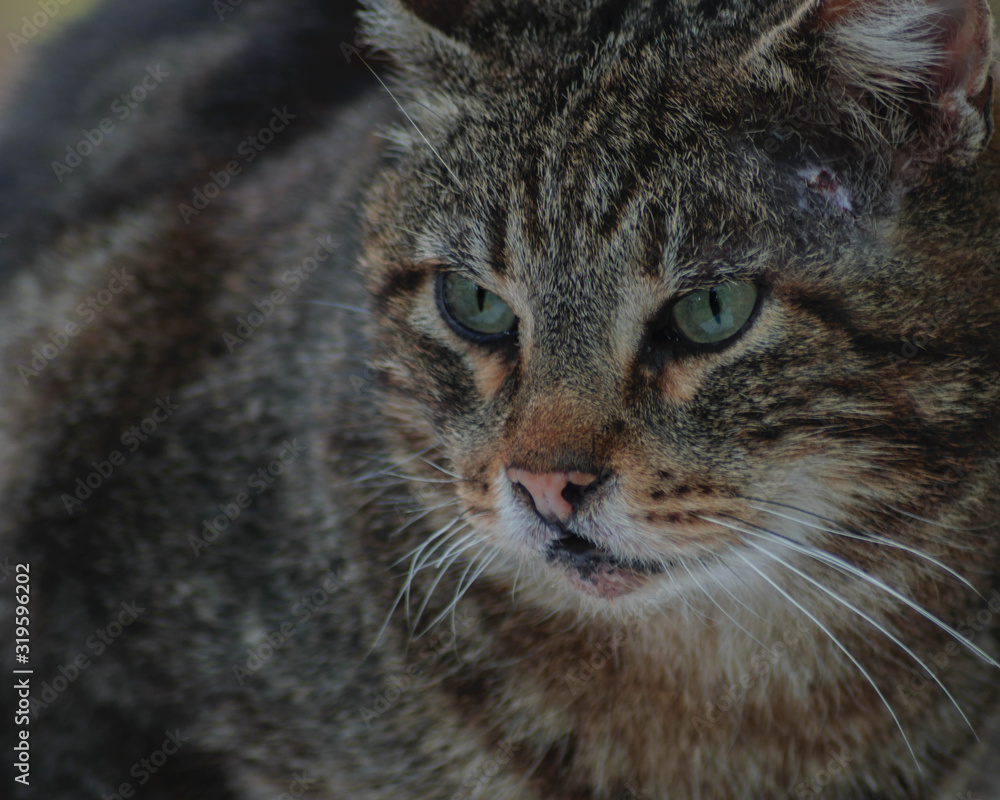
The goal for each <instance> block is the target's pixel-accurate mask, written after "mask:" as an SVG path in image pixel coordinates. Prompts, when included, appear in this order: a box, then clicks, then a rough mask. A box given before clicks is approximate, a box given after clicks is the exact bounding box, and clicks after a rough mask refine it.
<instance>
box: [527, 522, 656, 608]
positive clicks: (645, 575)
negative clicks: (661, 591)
mask: <svg viewBox="0 0 1000 800" xmlns="http://www.w3.org/2000/svg"><path fill="white" fill-rule="evenodd" d="M545 559H546V561H547V562H548V564H549V565H550V566H552V567H554V568H556V569H558V570H560V571H561V572H562V573H564V574H565V575H566V577H567V578H568V580H569V582H570V584H572V585H573V586H574V588H576V589H578V590H579V591H581V592H584V593H585V594H589V595H592V596H595V597H599V598H601V599H605V600H609V599H611V598H613V597H619V596H620V595H624V594H629V593H631V592H634V591H635V590H637V589H640V588H641V587H643V586H645V585H646V584H647V583H648V582H649V580H650V577H651V576H652V575H654V574H656V573H659V572H662V571H663V568H662V567H661V566H659V565H654V564H643V563H630V562H625V561H622V560H621V559H619V558H617V557H616V556H615V555H614V554H612V553H610V552H608V551H607V550H605V549H603V548H601V547H599V546H598V545H596V544H594V543H593V542H590V541H589V540H587V539H585V538H583V537H581V536H578V535H577V534H575V533H572V532H571V531H568V530H562V531H561V532H560V535H559V537H558V538H557V539H555V540H554V541H553V542H552V543H551V544H550V545H549V547H548V548H547V550H546V553H545Z"/></svg>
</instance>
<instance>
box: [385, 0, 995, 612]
mask: <svg viewBox="0 0 1000 800" xmlns="http://www.w3.org/2000/svg"><path fill="white" fill-rule="evenodd" d="M659 11H660V12H662V11H663V9H660V10H659ZM669 11H670V14H673V15H676V16H677V17H678V18H681V17H684V18H686V16H690V14H689V12H688V11H686V10H684V9H680V8H673V9H670V10H669ZM657 13H659V12H657ZM772 13H776V12H772ZM785 13H786V14H787V15H788V16H787V18H786V20H785V22H781V23H780V24H778V23H777V22H775V21H771V22H774V23H775V24H776V25H777V27H767V25H768V24H771V23H770V22H768V21H766V20H765V23H766V24H765V27H764V28H763V29H761V30H741V29H740V27H739V26H738V25H736V24H735V23H733V22H731V21H727V19H726V18H725V15H724V14H723V15H722V16H720V17H719V18H716V19H715V20H714V21H712V20H707V19H706V18H700V17H699V18H698V19H699V20H700V24H701V26H702V28H701V29H700V32H699V33H698V35H697V36H694V35H692V34H691V33H690V31H691V30H694V29H696V28H697V26H696V25H695V24H694V21H692V20H693V18H692V20H688V24H687V27H685V26H683V25H681V24H680V23H678V25H679V28H678V30H679V31H685V33H683V34H682V33H675V34H672V33H671V32H670V31H669V30H666V31H665V30H664V29H663V27H662V26H658V25H657V23H656V15H655V13H654V12H653V11H652V10H650V9H646V10H645V11H644V12H641V11H636V12H635V13H634V14H632V15H631V16H632V17H634V18H633V19H631V21H630V20H629V19H628V17H629V15H623V17H621V18H618V19H613V20H611V19H603V18H599V17H600V15H598V14H595V18H594V19H591V20H590V21H589V22H580V23H579V24H578V28H579V30H577V31H576V32H575V33H573V34H572V35H571V34H569V33H567V32H566V31H562V33H561V34H560V33H550V35H551V36H553V37H555V38H558V36H559V35H562V36H566V37H567V41H568V42H570V43H572V44H573V47H574V48H575V50H573V51H572V52H570V53H566V52H563V53H562V54H561V55H560V56H559V57H557V56H555V55H552V56H546V55H545V54H544V53H543V54H541V55H539V47H540V45H539V42H540V41H542V42H544V41H545V35H542V34H538V38H537V39H532V40H531V42H530V47H528V46H526V45H524V43H523V42H522V46H524V47H525V50H524V52H531V53H534V56H533V58H531V59H528V58H525V59H522V60H519V59H518V58H516V57H515V56H514V55H512V54H511V53H509V52H506V51H504V54H503V55H500V54H499V53H498V50H500V49H502V48H500V46H499V45H497V49H494V50H489V49H486V50H481V51H474V52H472V53H468V52H467V53H466V55H465V58H466V63H465V64H464V65H463V68H462V70H461V73H462V74H460V75H456V74H454V73H456V72H459V71H460V70H458V69H457V68H455V69H453V74H451V75H449V76H448V78H447V80H445V79H442V83H441V85H439V86H431V87H429V88H428V87H423V88H421V90H420V91H418V92H417V94H418V97H417V100H416V102H415V103H412V104H410V107H412V108H414V109H423V112H424V113H422V114H420V115H419V116H418V117H417V119H418V123H417V124H418V127H419V128H420V131H421V134H420V135H418V134H416V133H415V132H413V131H409V132H408V134H407V135H405V136H404V135H403V134H400V139H405V140H406V141H405V142H404V144H405V147H404V148H403V151H402V153H401V155H400V157H399V160H398V162H397V163H396V164H395V165H394V167H393V169H392V170H391V171H390V172H389V173H388V174H387V176H386V177H385V178H384V180H383V182H382V183H381V184H380V186H379V187H378V189H377V192H376V194H375V197H374V199H373V205H372V208H373V209H375V211H374V213H373V214H371V215H370V220H371V222H370V225H369V230H368V246H367V250H366V253H365V267H366V269H367V270H368V274H369V278H370V285H371V287H372V292H373V296H374V307H375V310H376V312H377V315H378V316H377V318H378V320H379V332H378V341H379V347H380V350H379V363H380V365H381V366H382V367H383V368H384V369H385V370H386V379H387V386H388V387H389V388H388V391H387V394H386V399H385V404H386V409H387V411H388V413H389V414H390V415H392V416H393V417H394V418H395V419H397V420H398V422H399V427H400V430H401V431H402V432H403V433H402V435H403V438H404V440H405V441H406V442H407V444H406V448H407V449H408V450H409V451H410V452H411V453H416V452H422V451H425V450H426V449H427V448H431V449H430V450H429V451H427V452H426V457H427V458H428V459H432V460H433V461H434V462H435V463H436V464H437V465H439V466H440V467H442V468H443V469H444V470H447V472H448V474H445V473H444V472H434V471H433V470H430V471H428V470H427V469H424V470H423V471H422V472H421V474H423V475H424V477H427V478H431V479H433V478H437V479H441V480H443V481H445V482H442V483H441V484H440V492H439V493H438V494H437V495H436V497H435V499H434V501H429V502H428V504H429V505H434V504H435V503H439V504H446V503H447V504H449V505H447V507H446V508H445V509H444V511H443V512H442V513H443V515H444V518H445V520H446V521H447V520H456V522H455V524H454V525H453V526H452V527H450V528H448V529H447V534H442V537H441V538H440V540H439V543H442V544H443V543H445V542H448V543H449V544H448V545H447V546H446V547H444V548H442V549H441V550H439V551H438V553H439V556H440V555H441V554H442V553H444V554H447V556H448V557H450V556H451V555H452V554H454V555H455V556H456V557H458V556H459V555H462V554H464V556H463V557H464V558H467V557H469V556H473V557H477V558H479V563H481V564H483V565H484V569H486V570H488V571H489V572H491V573H493V574H496V575H501V576H506V577H508V578H511V579H513V577H514V575H515V574H516V573H518V572H520V573H521V574H522V575H523V576H524V577H523V578H522V580H525V581H527V582H529V583H531V582H532V581H535V582H536V585H537V586H540V587H545V592H543V593H542V595H540V596H544V597H549V596H551V597H555V598H557V602H559V603H563V602H565V600H566V598H567V597H579V598H580V599H581V600H582V601H583V602H585V603H596V604H598V605H600V604H604V603H606V602H607V601H608V600H609V599H612V598H616V602H617V603H618V604H619V605H621V603H622V602H625V600H624V598H626V597H627V598H630V599H631V598H635V599H636V600H637V601H638V602H643V598H647V599H648V598H658V599H659V600H662V599H663V598H664V597H665V596H669V595H681V594H683V593H685V592H688V591H697V590H698V587H701V586H704V585H706V584H709V585H716V584H722V585H723V588H724V589H725V590H727V591H738V590H739V587H740V586H743V587H745V586H746V585H748V584H754V583H757V584H760V585H761V586H764V587H766V586H767V585H768V584H769V583H770V581H771V580H773V576H775V575H777V574H779V573H780V574H784V575H785V576H788V575H789V574H791V573H790V572H789V570H797V569H799V568H800V566H801V564H803V563H804V562H807V561H809V560H810V559H812V561H813V562H817V561H821V560H822V558H824V555H819V556H817V555H816V553H817V552H820V553H822V554H827V555H829V556H830V557H832V558H837V559H844V560H845V561H844V562H843V563H846V564H851V565H858V564H863V565H864V566H865V568H871V569H872V571H873V572H878V569H879V568H878V566H877V565H878V562H879V561H880V559H884V558H885V556H886V554H887V553H889V554H890V555H891V556H892V557H893V560H894V562H895V563H896V564H897V565H900V564H901V565H903V567H899V568H900V569H909V570H911V573H912V577H913V578H914V580H915V579H916V577H917V576H919V575H922V574H924V572H925V571H926V567H927V560H926V559H927V558H928V557H930V558H934V559H935V560H937V559H941V560H942V561H943V562H945V563H950V559H951V558H952V556H953V555H954V551H951V550H948V549H947V548H943V547H938V546H936V545H935V544H934V543H933V542H929V541H928V539H927V537H925V536H923V535H922V534H919V533H913V526H914V519H913V516H911V515H916V516H920V517H933V518H935V519H937V520H939V521H942V522H946V523H947V524H951V525H956V524H960V525H964V526H972V525H974V524H975V522H976V521H977V515H978V514H980V513H982V511H983V509H981V508H977V507H975V506H974V504H972V502H971V500H968V497H969V492H968V488H969V487H970V486H971V482H966V483H965V485H964V486H961V485H960V486H958V487H952V486H950V484H953V483H955V482H956V481H955V480H954V477H955V476H957V475H959V474H961V475H965V474H966V472H967V471H968V470H969V469H970V468H972V467H971V466H970V465H972V464H974V463H975V462H976V460H977V458H979V457H980V456H981V454H982V448H983V446H984V444H987V443H988V440H989V439H990V437H992V436H993V435H994V433H995V432H994V429H993V424H992V423H991V422H989V413H990V412H989V408H988V404H987V403H986V402H984V401H985V400H986V398H987V396H992V393H993V392H994V391H995V389H994V388H993V387H992V386H988V385H987V382H988V377H987V376H988V375H989V374H991V373H990V370H992V369H994V366H995V355H994V354H993V353H992V352H986V351H985V350H984V346H983V337H982V334H983V330H984V329H986V326H994V325H995V324H996V323H997V320H996V319H995V312H993V311H992V310H991V309H989V307H988V304H985V303H983V301H982V298H981V296H980V293H978V292H977V291H975V288H974V287H973V286H972V285H971V284H970V283H969V281H968V278H967V275H968V273H969V272H970V263H971V259H972V256H969V257H968V258H966V257H965V256H963V255H961V254H959V255H957V256H955V257H954V258H952V259H951V260H950V261H948V262H947V263H946V262H944V261H942V260H941V259H937V260H935V259H934V258H931V259H930V260H924V261H920V260H918V259H915V258H914V257H913V253H912V252H911V251H910V250H908V249H907V248H908V247H910V246H911V245H913V242H912V241H911V239H912V237H913V236H914V235H915V234H914V230H913V228H912V227H908V226H910V225H911V223H910V222H909V221H908V219H907V218H906V216H905V213H906V212H905V210H904V212H901V211H900V209H901V208H903V209H905V203H906V201H907V197H909V196H911V195H906V194H905V191H906V190H910V189H911V186H912V184H913V183H915V182H916V181H917V180H918V178H922V177H923V174H924V173H925V172H926V170H927V169H929V167H926V168H925V167H924V166H921V165H920V163H919V162H920V159H919V158H917V157H915V156H914V155H913V153H917V152H920V153H922V152H923V151H918V150H917V149H916V148H917V144H914V142H912V141H910V140H907V139H905V138H903V135H902V134H900V135H899V136H898V137H897V138H898V139H899V141H898V142H895V144H894V145H893V147H892V148H888V149H880V145H878V144H876V143H877V142H880V141H882V140H884V139H885V138H886V136H887V134H888V135H889V136H890V138H892V136H894V135H895V134H896V133H898V131H897V130H896V128H893V127H891V123H890V122H886V123H885V127H884V128H883V129H878V130H874V131H865V132H864V134H862V133H859V132H858V124H857V119H856V118H855V117H854V116H851V115H852V114H856V113H857V112H856V110H855V111H850V112H848V111H845V110H844V107H843V106H844V105H845V104H847V103H848V102H849V98H850V97H852V95H851V94H850V92H849V91H848V92H847V93H846V94H845V92H844V90H843V87H842V86H839V85H833V84H836V82H835V81H832V80H829V82H828V76H826V75H823V77H821V78H816V77H814V76H815V75H816V74H820V73H821V72H822V71H821V70H820V69H819V68H818V67H817V59H821V58H822V56H818V55H816V53H815V52H812V51H811V50H810V47H812V48H814V49H815V48H817V47H818V46H819V45H818V44H817V41H822V40H820V39H818V38H817V37H820V36H823V35H826V36H829V35H830V34H829V33H828V32H825V29H824V31H821V32H819V33H818V32H817V30H818V29H820V28H822V26H823V25H835V24H837V21H836V20H832V21H831V20H829V19H825V18H820V17H818V16H817V14H816V12H815V10H813V11H812V12H810V14H811V16H810V15H809V14H805V12H803V11H802V10H801V9H799V10H792V11H786V12H785ZM553 19H554V20H556V21H551V20H550V23H551V29H552V30H553V31H558V30H559V25H560V24H561V23H559V22H558V20H560V19H562V17H558V16H556V17H553ZM938 21H940V19H938ZM849 23H850V20H849ZM762 24H764V23H762ZM970 24H972V23H971V22H969V21H968V20H967V19H966V18H965V17H962V19H960V20H957V21H954V25H953V26H952V28H947V26H945V30H946V33H945V34H942V36H943V37H945V38H947V37H951V38H947V41H948V42H950V41H952V39H954V38H956V37H960V36H964V35H965V33H964V32H965V31H966V28H967V27H968V25H970ZM599 25H604V26H607V27H608V30H603V29H602V30H603V33H602V34H601V35H598V34H597V33H594V30H596V29H597V27H598V26H599ZM792 25H795V26H798V27H801V28H802V31H801V32H800V34H797V35H794V36H790V38H782V37H781V36H779V35H778V34H777V33H775V31H778V30H785V28H786V27H789V26H792ZM540 29H541V30H543V31H544V30H547V29H546V28H545V27H544V25H540ZM420 30H421V31H422V33H423V35H427V36H429V35H431V34H430V33H428V32H427V30H425V29H424V28H421V29H420ZM609 31H611V32H609ZM435 35H436V34H435ZM456 35H457V34H456ZM508 35H509V36H510V37H515V38H516V33H514V32H508ZM521 35H522V37H526V36H527V34H523V33H522V34H521ZM469 36H470V37H472V34H469ZM726 36H728V37H730V38H729V39H725V38H724V37H726ZM797 36H798V38H797ZM528 38H530V37H528ZM841 38H842V39H844V40H847V39H848V38H849V37H846V36H842V37H841ZM713 39H718V40H720V41H723V42H724V43H725V44H724V46H723V45H718V46H717V49H713V47H715V46H713V45H711V44H710V43H711V42H712V41H713ZM500 40H501V41H507V40H505V38H504V37H503V36H501V37H500ZM695 40H697V42H696V41H695ZM444 41H451V40H450V39H447V40H446V39H445V37H441V38H440V41H439V42H438V46H439V47H442V48H443V47H444V46H445V45H443V44H441V42H444ZM474 42H475V40H474V37H473V43H474ZM934 44H937V43H934ZM560 46H561V47H562V48H563V49H565V48H566V46H567V43H566V42H563V43H562V44H561V45H560ZM831 46H832V45H831ZM838 46H839V45H838ZM927 46H930V45H927ZM720 53H725V54H726V57H727V58H728V59H730V61H729V62H728V63H730V64H735V65H738V67H734V69H733V70H732V72H731V76H730V80H729V81H728V82H726V83H721V82H722V81H723V75H722V72H721V71H720V69H719V67H717V66H714V67H710V66H709V65H710V64H713V63H714V62H713V59H718V58H719V55H720ZM706 71H710V72H711V74H710V75H708V76H707V77H706ZM956 75H958V76H959V77H956ZM921 80H923V79H921ZM941 80H942V81H945V80H947V81H950V82H951V83H955V82H956V81H960V82H964V83H965V84H968V88H967V94H969V95H975V94H977V93H978V92H979V91H980V90H981V89H982V87H983V85H984V84H985V68H981V69H980V68H979V67H976V68H975V69H973V68H971V67H969V68H966V69H965V71H962V72H959V73H953V72H949V74H948V75H947V76H943V77H941ZM708 86H713V87H715V88H714V89H712V90H711V91H709V90H708V89H706V87H708ZM458 87H462V89H463V90H462V91H458ZM963 89H966V87H964V86H963ZM866 91H869V89H866ZM851 102H853V101H851ZM838 104H839V105H838ZM869 105H877V103H876V102H875V101H871V103H870V104H869ZM973 111H975V112H976V113H980V116H981V109H976V108H973ZM970 116H974V114H972V112H970ZM897 122H898V123H899V125H901V126H902V128H906V126H907V125H910V124H911V121H907V122H906V123H905V124H904V123H903V122H899V121H897ZM912 124H914V125H917V124H920V122H919V121H918V122H917V123H912ZM963 124H964V123H963ZM969 124H970V125H971V123H969ZM875 127H877V126H875ZM423 135H426V136H428V137H429V140H430V141H429V142H425V141H423V138H422V137H423ZM978 135H979V140H978V141H979V144H981V141H982V139H983V137H984V134H983V133H982V131H980V132H979V134H978ZM866 137H868V138H866ZM918 138H919V142H923V141H924V140H925V139H929V138H930V136H929V135H928V136H922V135H921V137H918ZM908 148H909V149H908ZM900 153H905V154H906V157H905V158H904V157H903V156H900ZM955 158H956V160H957V159H958V156H956V157H955ZM901 214H902V215H901ZM928 319H930V320H931V322H933V323H934V326H935V333H934V337H935V339H934V342H933V343H932V344H933V346H932V347H929V348H927V349H925V350H920V351H919V352H918V353H917V355H916V356H914V354H912V353H910V352H909V351H908V350H906V349H905V343H906V342H907V341H911V340H912V338H913V337H914V336H915V335H918V334H925V336H924V338H925V339H926V331H927V330H929V325H930V324H931V323H929V322H928ZM935 320H937V321H935ZM970 322H971V323H972V324H970ZM907 337H909V338H907ZM970 398H975V399H970ZM959 401H961V402H962V403H963V409H964V410H963V414H961V415H960V417H956V414H955V403H957V402H959ZM409 466H410V467H411V468H412V469H413V470H414V472H418V470H417V467H416V465H415V464H413V463H411V464H410V465H409ZM946 485H947V491H945V490H943V489H942V487H943V486H946ZM452 501H455V502H452ZM838 531H839V533H838ZM859 532H860V533H859ZM875 538H878V539H879V540H880V542H879V543H878V544H873V541H874V539H875ZM960 538H961V536H960V535H959V534H955V541H958V540H959V539H960ZM456 543H457V544H458V546H455V544H456ZM899 545H904V546H905V547H919V548H920V550H921V553H922V555H921V556H919V557H917V556H911V555H908V554H907V552H905V551H903V550H902V549H901V548H900V547H899ZM449 548H450V549H449ZM487 562H489V565H488V566H486V563H487ZM796 565H799V566H796ZM470 574H471V573H470ZM862 588H864V587H862ZM549 592H551V595H550V594H547V593H549Z"/></svg>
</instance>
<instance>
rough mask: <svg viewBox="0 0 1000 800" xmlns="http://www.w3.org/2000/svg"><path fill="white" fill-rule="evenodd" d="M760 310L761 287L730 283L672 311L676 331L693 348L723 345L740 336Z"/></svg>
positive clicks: (695, 294) (689, 297)
mask: <svg viewBox="0 0 1000 800" xmlns="http://www.w3.org/2000/svg"><path fill="white" fill-rule="evenodd" d="M756 307H757V287H756V285H755V284H753V283H751V282H750V281H727V282H726V283H719V284H716V285H715V286H712V287H711V288H709V289H698V290H696V291H693V292H691V293H690V294H687V295H685V296H684V297H682V298H680V299H679V300H678V301H677V302H676V303H674V305H673V307H672V309H671V311H670V321H671V323H672V325H673V329H674V331H676V332H677V333H678V334H679V335H680V336H682V337H683V338H684V339H686V340H687V341H688V342H691V343H692V344H704V345H709V344H721V343H722V342H725V341H726V340H728V339H732V338H734V337H735V336H736V335H737V334H739V333H740V332H741V331H742V330H743V327H744V326H745V325H746V323H747V321H748V320H749V319H750V317H751V316H752V315H753V312H754V309H755V308H756Z"/></svg>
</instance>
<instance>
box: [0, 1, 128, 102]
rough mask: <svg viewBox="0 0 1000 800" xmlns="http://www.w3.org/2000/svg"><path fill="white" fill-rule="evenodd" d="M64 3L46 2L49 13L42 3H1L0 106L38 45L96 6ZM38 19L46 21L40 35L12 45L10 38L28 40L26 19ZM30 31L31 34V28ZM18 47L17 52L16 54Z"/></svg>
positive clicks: (86, 3)
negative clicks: (25, 25)
mask: <svg viewBox="0 0 1000 800" xmlns="http://www.w3.org/2000/svg"><path fill="white" fill-rule="evenodd" d="M62 2H63V3H65V5H60V3H59V0H47V1H46V2H45V8H47V9H51V10H52V11H51V13H50V12H48V11H45V10H44V9H43V8H42V6H41V5H39V0H0V106H2V105H3V101H4V99H5V98H6V97H7V92H8V90H9V89H10V85H11V83H12V82H13V80H14V79H15V78H16V77H17V75H18V73H19V72H21V71H22V70H24V69H26V68H27V66H28V65H29V64H30V63H31V61H32V59H33V56H34V55H35V52H36V51H37V50H38V43H39V42H42V41H45V40H46V39H48V38H49V37H50V36H51V35H52V31H54V30H57V29H58V28H60V27H61V26H62V25H65V24H66V23H67V22H69V21H70V20H72V19H74V18H75V17H78V16H80V15H81V14H83V13H84V12H86V11H87V10H88V9H89V8H90V7H91V6H94V5H96V0H62ZM135 2H142V0H135ZM35 15H38V20H39V21H41V20H42V19H45V20H46V24H45V26H44V27H39V28H38V33H37V34H36V35H34V36H33V37H32V38H30V39H28V40H27V42H26V43H24V42H20V41H19V40H17V41H15V42H12V41H11V39H10V34H14V35H15V36H16V37H23V38H26V39H27V37H25V36H24V34H23V33H22V28H23V27H24V24H25V21H24V19H23V17H27V18H28V20H29V21H31V18H32V17H33V16H35ZM31 24H34V23H31ZM27 30H28V32H29V33H30V32H31V29H30V28H28V29H27ZM15 47H17V52H15V50H14V48H15Z"/></svg>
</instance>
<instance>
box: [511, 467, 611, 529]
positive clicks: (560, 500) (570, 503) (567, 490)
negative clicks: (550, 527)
mask: <svg viewBox="0 0 1000 800" xmlns="http://www.w3.org/2000/svg"><path fill="white" fill-rule="evenodd" d="M507 477H508V478H509V479H510V481H511V484H512V487H513V489H514V492H515V494H516V495H518V496H519V497H520V498H521V499H522V500H525V501H530V502H531V503H532V505H533V506H534V508H535V510H536V511H537V512H538V514H539V515H540V516H541V517H542V518H544V519H546V520H548V521H550V522H551V521H554V520H559V521H561V522H565V521H566V520H568V519H569V518H570V516H571V515H572V513H573V511H574V506H575V505H576V504H577V503H578V502H580V501H581V500H582V499H583V496H584V493H585V492H586V491H587V490H588V487H589V486H590V484H592V483H593V482H594V481H595V480H596V479H597V478H596V476H594V475H590V474H588V473H584V472H545V473H535V472H529V471H527V470H524V469H518V468H515V467H511V468H509V469H508V470H507Z"/></svg>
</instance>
